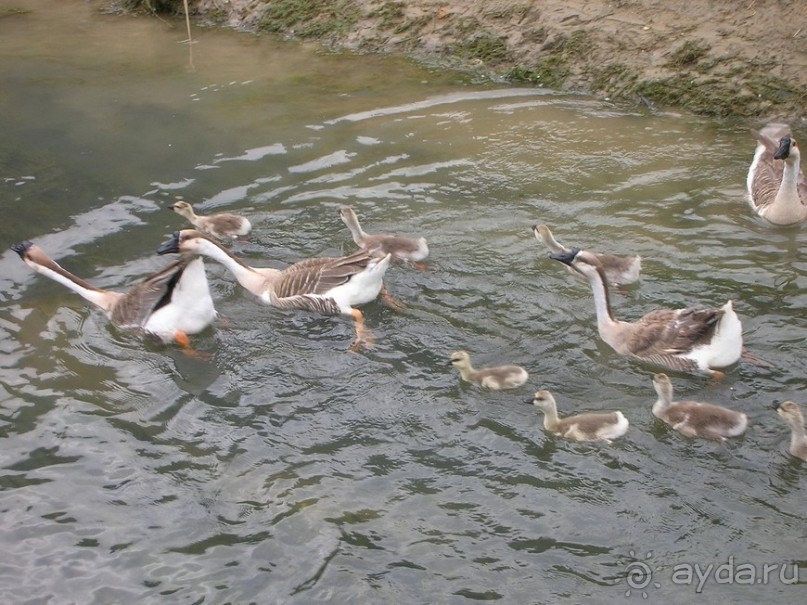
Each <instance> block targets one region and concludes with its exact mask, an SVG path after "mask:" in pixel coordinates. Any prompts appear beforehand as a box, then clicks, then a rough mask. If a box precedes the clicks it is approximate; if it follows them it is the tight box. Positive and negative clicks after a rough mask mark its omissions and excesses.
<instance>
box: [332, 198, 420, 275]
mask: <svg viewBox="0 0 807 605" xmlns="http://www.w3.org/2000/svg"><path fill="white" fill-rule="evenodd" d="M339 216H340V217H341V218H342V222H343V223H345V225H347V228H348V229H350V233H351V235H352V236H353V241H354V242H356V245H357V246H359V247H360V248H362V249H363V250H366V251H367V252H370V253H371V254H376V255H380V256H384V255H386V254H390V255H392V260H394V261H397V262H404V263H417V261H422V260H423V259H424V258H426V257H427V256H429V246H428V244H427V243H426V238H424V237H420V238H417V239H415V238H412V237H405V236H403V235H388V234H383V233H382V234H377V235H369V234H367V233H365V232H364V230H363V229H362V228H361V225H360V224H359V219H358V217H357V216H356V213H355V212H354V210H353V208H351V207H350V206H343V207H342V208H341V209H340V210H339Z"/></svg>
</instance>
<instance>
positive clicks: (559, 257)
mask: <svg viewBox="0 0 807 605" xmlns="http://www.w3.org/2000/svg"><path fill="white" fill-rule="evenodd" d="M579 252H580V248H572V249H571V250H569V251H568V252H553V253H552V254H550V255H549V258H551V259H552V260H556V261H560V262H562V263H563V264H564V265H569V266H571V264H572V262H574V259H575V257H576V256H577V255H578V253H579Z"/></svg>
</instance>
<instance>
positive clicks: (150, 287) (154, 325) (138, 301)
mask: <svg viewBox="0 0 807 605" xmlns="http://www.w3.org/2000/svg"><path fill="white" fill-rule="evenodd" d="M11 249H12V250H14V252H16V253H17V254H19V255H20V258H22V260H23V261H24V262H25V264H26V265H28V266H29V267H31V269H33V270H34V271H36V272H37V273H39V274H41V275H44V276H45V277H48V278H50V279H52V280H53V281H55V282H58V283H60V284H62V285H63V286H65V287H67V288H69V289H70V290H72V291H73V292H75V293H76V294H78V295H79V296H81V297H82V298H84V299H85V300H87V301H89V302H91V303H92V304H94V305H95V306H97V307H99V308H100V309H101V310H102V311H103V312H104V313H105V314H106V316H107V317H108V318H109V320H110V321H111V322H112V324H113V325H115V326H117V327H119V328H122V329H126V330H134V331H139V332H143V333H145V334H148V335H152V336H154V337H156V338H157V339H159V340H160V341H162V342H163V343H165V344H167V343H171V342H176V343H177V344H179V345H181V346H183V347H185V348H188V347H189V346H190V341H189V339H188V335H189V334H197V333H199V332H201V331H202V330H204V329H205V328H207V327H208V326H209V325H210V324H211V323H212V322H213V320H214V319H215V318H216V309H215V307H214V306H213V299H212V298H211V296H210V290H209V288H208V283H207V276H206V275H205V268H204V264H203V262H202V259H201V258H199V257H198V256H195V255H182V256H181V257H180V258H179V259H178V260H176V261H174V262H173V263H171V264H170V265H168V266H167V267H165V268H164V269H162V270H160V271H157V272H156V273H154V274H152V275H150V276H148V277H146V278H145V279H144V280H143V281H141V282H140V283H138V284H136V285H134V286H133V287H131V288H130V289H129V290H128V291H126V292H115V291H112V290H103V289H101V288H98V287H96V286H93V285H92V284H90V283H89V282H87V281H85V280H83V279H81V278H80V277H77V276H75V275H73V274H72V273H70V272H69V271H67V270H66V269H64V268H63V267H62V266H61V265H59V264H58V263H57V262H56V261H54V260H53V259H52V258H50V257H49V256H48V255H47V253H45V251H44V250H42V248H40V247H39V246H37V245H35V244H33V243H32V242H22V243H19V244H14V245H13V246H12V247H11Z"/></svg>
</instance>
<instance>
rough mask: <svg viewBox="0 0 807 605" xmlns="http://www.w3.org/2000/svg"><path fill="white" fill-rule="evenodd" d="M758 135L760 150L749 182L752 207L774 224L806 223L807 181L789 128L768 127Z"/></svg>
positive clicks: (757, 133) (749, 176)
mask: <svg viewBox="0 0 807 605" xmlns="http://www.w3.org/2000/svg"><path fill="white" fill-rule="evenodd" d="M755 135H756V137H757V147H756V150H755V152H754V159H753V161H752V162H751V167H750V168H749V169H748V182H747V186H748V201H749V203H750V204H751V208H752V209H753V210H754V212H756V213H757V214H759V215H760V216H761V217H762V218H764V219H765V220H767V221H768V222H769V223H773V224H774V225H795V224H796V223H801V222H803V221H804V220H807V179H805V177H804V172H802V170H801V166H800V162H801V153H800V152H799V146H798V144H797V143H796V139H794V138H793V137H792V136H791V135H790V127H789V126H788V125H787V124H768V125H767V126H765V128H763V129H762V130H761V131H760V132H755Z"/></svg>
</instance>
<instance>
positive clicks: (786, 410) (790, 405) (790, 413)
mask: <svg viewBox="0 0 807 605" xmlns="http://www.w3.org/2000/svg"><path fill="white" fill-rule="evenodd" d="M774 406H775V409H776V411H777V412H778V413H779V415H780V416H781V417H782V418H784V419H785V422H787V423H788V424H789V425H791V426H795V425H802V426H803V425H804V416H803V415H802V413H801V408H799V406H798V405H796V404H795V403H794V402H792V401H785V402H784V403H780V404H778V405H777V404H774Z"/></svg>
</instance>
